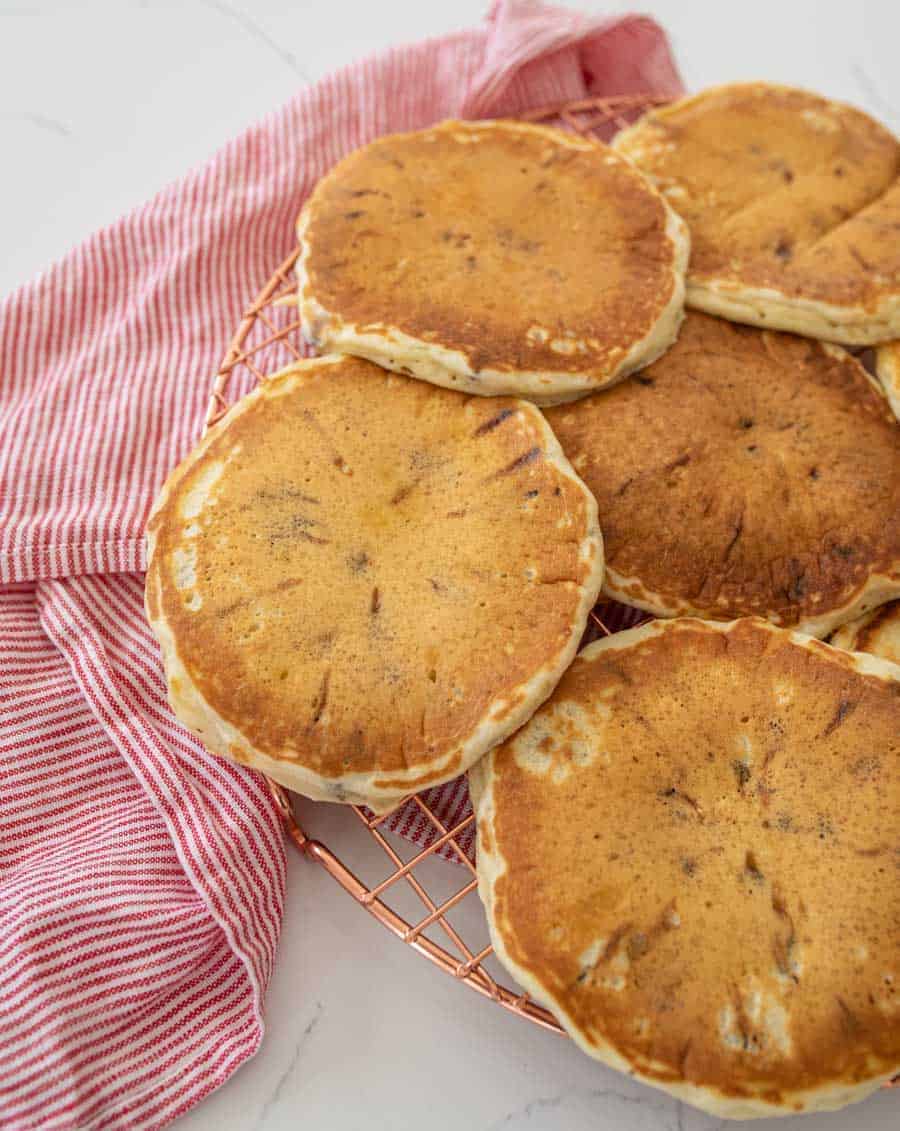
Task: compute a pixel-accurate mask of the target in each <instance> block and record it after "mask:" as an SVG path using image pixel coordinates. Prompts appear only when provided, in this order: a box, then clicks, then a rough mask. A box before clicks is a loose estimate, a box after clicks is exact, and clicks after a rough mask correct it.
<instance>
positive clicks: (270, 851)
mask: <svg viewBox="0 0 900 1131" xmlns="http://www.w3.org/2000/svg"><path fill="white" fill-rule="evenodd" d="M678 89H679V82H678V76H677V72H676V70H675V67H674V65H673V63H672V59H671V56H670V54H669V50H668V46H667V43H666V40H665V37H664V35H663V34H662V32H661V31H660V29H659V28H658V27H657V26H656V25H655V24H654V23H653V22H652V21H651V20H649V19H646V18H642V17H632V16H629V17H622V18H616V19H610V20H605V19H598V18H596V17H588V16H584V15H580V14H577V13H572V12H568V11H564V10H562V9H557V8H551V7H547V6H544V5H541V4H536V3H528V2H524V0H518V2H517V0H506V2H504V3H500V4H498V5H496V6H495V8H494V9H493V10H492V12H491V14H490V16H489V18H488V20H487V22H486V24H485V25H484V26H483V27H480V28H478V29H475V30H472V31H467V32H462V33H459V34H454V35H449V36H446V37H444V38H441V39H435V40H431V41H428V42H426V43H422V44H418V45H413V46H409V47H403V48H398V49H395V50H391V51H388V52H386V53H384V54H381V55H379V56H377V57H375V58H372V59H366V60H364V61H362V62H360V63H358V64H356V65H354V66H352V67H348V68H347V69H345V70H343V71H340V72H338V73H337V74H335V75H333V76H331V77H330V78H327V79H325V80H323V81H322V82H320V83H317V84H316V85H315V86H312V87H309V88H307V89H305V90H303V91H301V92H300V93H299V94H298V95H297V96H296V97H295V98H293V99H292V100H291V101H290V102H289V103H288V104H287V105H286V106H284V107H282V108H281V109H280V110H278V111H276V112H275V113H273V114H271V115H270V116H269V117H268V118H266V119H265V120H263V121H262V122H260V123H259V124H258V125H256V126H253V127H252V128H251V129H249V130H247V131H246V132H245V133H244V134H242V135H241V136H240V137H238V138H236V139H235V140H234V141H232V142H231V143H230V144H228V145H226V146H225V147H224V148H223V149H222V150H221V151H220V152H219V153H217V154H216V155H215V156H214V157H213V158H212V159H211V160H210V161H208V162H207V163H206V164H205V165H203V166H202V167H200V168H198V169H196V170H194V171H193V172H192V173H190V174H189V175H188V176H186V177H185V178H184V179H183V180H181V181H179V182H178V183H176V184H173V185H171V186H169V187H168V188H166V189H164V190H163V191H162V192H160V193H159V194H158V195H157V196H155V197H154V198H153V199H152V200H150V201H148V202H147V203H146V204H145V205H143V206H142V207H140V208H138V209H136V210H135V211H134V212H132V213H131V214H130V215H128V216H126V217H124V218H123V219H121V220H119V221H118V222H116V223H115V224H112V225H111V226H110V227H108V228H105V229H104V230H102V231H100V232H98V233H97V234H96V235H94V236H92V237H91V238H90V239H89V240H87V241H86V242H85V243H83V244H81V245H80V246H78V247H76V248H75V249H74V250H73V251H71V252H69V254H68V255H66V257H65V258H64V259H62V260H61V261H60V262H58V263H57V264H55V265H54V266H53V267H51V268H49V269H48V270H47V271H45V272H44V273H42V274H41V275H39V276H38V277H37V278H35V279H33V280H32V281H31V282H30V283H28V284H26V285H25V286H23V287H22V288H21V289H19V290H18V291H17V292H16V293H14V294H13V295H11V296H10V297H9V298H8V299H6V300H5V302H3V303H2V305H0V374H2V382H0V583H2V585H0V653H2V663H0V786H2V790H0V1013H2V1017H3V1038H4V1039H3V1042H2V1045H0V1123H2V1125H3V1126H7V1127H11V1128H17V1129H18V1128H32V1127H41V1128H44V1127H63V1128H66V1127H72V1128H75V1127H77V1128H95V1127H121V1126H129V1127H159V1126H161V1125H163V1124H165V1123H167V1122H168V1121H170V1120H171V1119H173V1118H174V1117H175V1116H176V1115H178V1114H180V1113H181V1112H184V1111H186V1110H187V1109H188V1108H189V1107H191V1106H192V1105H193V1104H195V1103H196V1102H197V1101H198V1100H200V1099H201V1098H202V1097H203V1096H204V1095H206V1094H207V1093H208V1092H209V1091H210V1090H211V1089H213V1088H215V1087H216V1086H217V1085H218V1084H220V1083H222V1082H223V1081H224V1080H225V1079H227V1077H228V1076H229V1075H230V1074H231V1073H232V1072H233V1071H234V1070H235V1069H236V1068H237V1067H238V1066H239V1065H240V1064H241V1063H242V1062H243V1061H244V1060H246V1058H247V1057H249V1056H251V1055H252V1054H253V1053H254V1052H255V1051H256V1049H257V1048H258V1047H259V1044H260V1041H261V1039H262V1034H263V999H264V994H265V988H266V984H267V981H268V978H269V974H270V971H271V968H272V963H273V960H274V956H275V950H276V946H277V942H278V932H279V927H280V922H281V915H282V904H283V897H284V872H285V858H284V847H283V839H282V835H281V829H280V825H279V819H278V816H277V814H276V811H275V809H274V807H273V805H272V803H271V801H270V798H269V796H268V794H267V791H266V788H265V784H264V782H263V781H262V780H261V779H260V778H259V777H258V776H256V775H254V774H252V773H250V772H248V771H245V770H243V769H241V768H239V767H236V766H231V765H229V764H226V763H224V762H222V761H220V760H218V759H215V758H213V757H211V756H210V755H208V754H207V753H206V752H205V751H204V750H203V748H202V747H201V746H200V745H199V744H198V743H197V742H196V741H195V740H194V739H193V738H192V737H191V736H190V735H189V734H187V732H185V731H184V730H183V729H182V728H181V727H180V726H179V725H178V724H177V722H176V721H175V719H174V718H173V717H172V715H171V713H170V712H169V710H168V707H167V705H166V702H165V693H164V686H163V680H162V676H161V671H160V662H159V654H158V651H157V649H156V646H155V643H154V641H153V639H152V637H151V636H150V634H149V631H148V629H147V626H146V624H145V621H144V617H143V611H142V586H143V578H142V575H141V574H140V571H141V570H142V569H143V566H144V544H143V535H142V528H143V524H144V520H145V518H146V515H147V511H148V508H149V505H150V502H151V500H152V499H153V497H154V495H155V493H156V491H157V489H158V488H159V486H160V484H161V482H162V480H163V479H164V477H165V475H166V473H167V471H168V470H169V468H171V467H172V466H173V465H174V464H175V463H176V462H177V460H178V459H179V458H180V457H181V456H182V455H183V454H184V453H185V452H186V451H187V450H188V448H189V447H190V446H191V444H192V443H193V442H194V440H195V439H196V438H197V436H198V434H199V432H200V429H201V424H202V419H203V412H204V406H205V403H206V400H207V396H208V391H209V385H210V378H211V375H212V374H213V373H214V371H215V369H216V368H217V366H218V363H219V361H220V358H221V356H222V354H223V352H224V348H225V345H226V343H227V342H228V340H229V337H230V335H231V333H232V331H233V329H234V327H235V325H236V323H237V321H238V319H239V317H240V314H241V311H242V309H243V307H244V305H245V304H246V302H247V300H248V299H249V298H250V297H251V296H252V295H253V294H254V293H255V292H256V291H257V289H258V288H259V286H260V285H261V283H262V282H263V281H264V280H265V279H266V278H267V277H268V276H269V275H270V274H271V272H272V270H273V269H274V267H275V266H276V265H277V264H278V263H279V262H280V261H281V260H282V259H283V258H284V256H285V255H286V253H287V252H288V251H289V250H290V248H291V246H292V243H293V240H294V234H293V223H294V219H295V217H296V215H297V213H298V211H299V210H300V206H301V204H302V202H303V200H304V198H305V196H306V195H307V193H308V192H309V191H310V189H311V188H312V186H313V185H314V183H315V182H316V180H317V179H318V178H319V177H320V176H321V175H322V174H323V173H324V172H325V171H326V170H327V169H328V168H329V167H330V166H331V165H332V164H333V163H334V162H335V161H336V160H338V158H340V157H341V156H342V155H343V154H344V153H346V152H347V151H348V150H350V149H352V148H354V147H356V146H358V145H361V144H363V143H365V142H367V141H369V140H370V139H372V138H374V137H376V136H377V135H379V134H382V133H385V132H389V131H393V130H403V129H412V128H417V127H420V126H424V125H426V124H428V123H430V122H433V121H435V120H436V119H440V118H443V117H446V116H449V115H468V116H479V115H483V116H486V115H497V114H504V113H506V114H511V113H516V112H520V111H522V110H524V109H526V108H527V107H531V106H536V105H541V104H546V103H553V102H556V101H560V100H564V99H574V98H579V97H584V96H585V95H587V94H612V93H627V92H637V91H655V92H657V93H663V94H667V93H674V92H676V91H677V90H678ZM446 789H447V792H446V794H445V795H443V796H444V800H445V803H446V806H447V811H448V812H450V811H453V810H457V811H459V812H462V811H463V808H464V806H465V805H466V804H467V800H466V795H465V791H464V787H463V786H461V785H456V784H451V785H450V786H448V787H446ZM397 821H398V822H399V824H398V825H397V827H398V828H400V829H402V830H403V831H404V832H405V833H406V835H408V836H411V837H412V838H414V839H415V838H416V837H421V836H422V835H423V830H421V829H419V828H418V827H417V826H416V825H415V822H412V821H409V820H408V819H407V818H403V817H398V818H397Z"/></svg>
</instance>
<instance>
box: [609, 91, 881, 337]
mask: <svg viewBox="0 0 900 1131" xmlns="http://www.w3.org/2000/svg"><path fill="white" fill-rule="evenodd" d="M614 145H615V148H616V149H617V150H618V151H619V152H620V153H624V154H625V155H626V156H628V157H630V158H631V159H632V160H633V161H635V162H636V164H637V165H638V166H639V167H640V168H641V169H643V170H644V171H645V172H646V173H647V174H648V175H649V176H650V177H651V179H652V180H653V181H654V183H655V184H657V185H658V186H659V187H660V188H661V189H662V191H663V192H664V193H665V195H666V197H667V199H668V200H669V203H670V204H671V205H672V206H673V207H674V208H676V209H677V210H678V212H679V213H680V214H681V216H683V217H684V219H685V220H686V221H687V223H688V226H689V227H690V230H691V262H690V268H689V273H688V286H687V303H688V306H692V307H695V308H696V309H698V310H706V311H708V312H709V313H711V314H720V315H722V316H724V317H726V318H732V319H734V320H735V321H737V322H747V323H750V324H751V325H754V326H764V327H771V328H773V329H781V330H792V331H794V332H795V333H799V334H807V335H809V336H810V337H814V338H823V339H826V340H828V341H834V342H843V343H846V344H869V345H871V344H874V343H877V342H882V341H885V340H886V339H888V338H892V337H896V336H900V180H898V174H900V144H898V142H897V139H896V138H895V137H894V135H893V134H892V133H890V132H889V131H888V130H887V129H886V128H885V127H884V126H882V125H880V124H879V123H878V122H876V121H874V120H873V119H872V118H870V117H868V115H866V114H863V113H862V112H861V111H859V110H855V109H853V108H852V107H849V106H844V105H841V104H840V103H836V102H829V101H828V100H827V99H825V98H820V97H819V96H818V95H815V94H809V93H807V92H806V91H802V90H794V89H792V88H790V87H785V86H774V85H772V84H770V83H761V82H757V83H737V84H734V85H730V86H721V87H715V88H713V89H711V90H706V91H702V92H701V93H700V94H696V95H694V96H693V97H690V98H685V99H682V100H681V101H679V102H676V103H674V104H672V105H670V106H666V107H664V108H662V109H659V110H651V111H650V112H649V113H648V114H646V115H645V116H644V117H643V118H641V120H640V121H639V122H637V123H636V124H635V125H634V126H632V127H631V128H630V129H628V130H625V131H623V133H621V134H619V135H618V137H617V138H616V139H615V142H614Z"/></svg>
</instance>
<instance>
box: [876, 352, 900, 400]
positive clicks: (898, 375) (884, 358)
mask: <svg viewBox="0 0 900 1131" xmlns="http://www.w3.org/2000/svg"><path fill="white" fill-rule="evenodd" d="M875 372H876V374H877V375H878V380H879V381H880V382H881V385H882V388H883V389H884V391H885V393H886V394H887V399H888V400H889V401H890V402H891V408H893V410H894V415H895V416H896V417H898V419H900V342H888V343H887V344H886V345H883V346H880V347H879V348H878V349H877V350H876V351H875Z"/></svg>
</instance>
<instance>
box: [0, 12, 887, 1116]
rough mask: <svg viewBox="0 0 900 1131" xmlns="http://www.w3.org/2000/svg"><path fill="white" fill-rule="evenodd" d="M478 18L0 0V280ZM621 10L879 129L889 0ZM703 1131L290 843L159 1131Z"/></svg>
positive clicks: (744, 72) (741, 73) (721, 70)
mask: <svg viewBox="0 0 900 1131" xmlns="http://www.w3.org/2000/svg"><path fill="white" fill-rule="evenodd" d="M571 2H572V3H577V2H578V0H571ZM485 6H486V5H485V3H483V2H482V0H454V3H453V4H452V5H443V4H430V3H426V2H419V3H417V2H416V0H405V2H401V0H380V2H374V0H370V2H363V0H357V2H355V3H354V2H352V0H323V2H318V3H316V2H311V0H293V2H292V3H285V2H284V0H168V2H158V3H157V2H156V0H137V2H127V0H105V2H104V0H81V2H79V3H78V4H74V3H67V2H63V0H55V2H50V0H48V2H43V3H42V2H39V0H37V2H34V3H24V2H19V3H16V2H14V0H0V107H2V110H0V138H2V146H3V154H4V158H5V160H4V167H5V169H6V175H5V176H4V178H3V187H2V202H3V207H2V208H0V246H2V248H3V254H2V256H0V290H2V291H6V290H8V289H10V288H12V287H13V286H15V285H16V284H17V283H19V282H21V281H23V280H24V279H26V278H27V277H28V276H29V275H30V274H32V273H33V272H34V271H36V270H38V269H39V268H41V267H42V266H44V265H45V264H47V263H49V262H50V261H51V260H52V259H54V258H55V257H56V256H57V255H59V254H60V253H61V252H63V251H64V250H65V249H66V248H67V247H69V246H70V245H71V244H73V243H74V242H76V241H77V240H79V239H80V238H82V237H83V236H85V235H87V234H88V233H90V232H91V231H92V230H93V229H94V228H96V227H98V226H99V225H101V224H104V223H106V222H108V221H110V220H113V219H114V218H115V217H116V216H117V215H118V214H120V213H121V212H123V211H124V210H126V209H127V208H129V207H131V206H132V205H134V204H137V203H138V202H139V201H141V200H142V199H144V198H145V197H147V196H148V195H150V194H151V193H152V192H153V191H154V190H155V189H157V188H159V187H160V186H162V185H163V184H165V183H166V182H167V181H169V180H170V179H172V178H174V177H177V176H178V175H179V174H180V173H182V172H184V171H185V170H186V169H187V168H189V167H190V166H191V165H193V164H195V163H197V162H198V161H200V160H202V159H203V158H204V157H206V156H207V155H208V154H210V153H211V152H212V151H213V150H215V149H216V148H217V147H218V146H219V145H220V144H221V143H222V142H224V141H225V140H226V139H227V138H228V137H230V136H231V135H233V134H234V133H236V132H237V131H239V130H240V129H241V128H242V127H244V126H245V125H248V124H249V123H251V122H252V121H254V120H255V119H256V118H258V117H259V116H260V115H262V114H263V113H265V112H266V111H267V110H269V109H270V108H272V107H274V106H276V105H278V104H279V103H280V102H282V101H283V100H285V99H286V98H287V97H289V96H290V95H291V93H292V92H293V91H294V90H296V88H297V87H298V85H301V84H304V83H308V82H310V81H313V80H315V79H316V78H318V77H320V76H321V75H323V74H326V73H327V72H328V71H330V70H332V69H333V68H335V67H336V66H339V65H341V64H343V63H345V62H348V61H350V60H351V59H353V58H354V57H357V56H359V55H362V54H366V53H368V52H370V51H372V50H374V49H375V48H378V47H381V46H386V45H387V44H389V43H391V42H398V41H401V40H409V39H414V38H419V37H421V36H424V35H430V34H435V33H440V32H442V31H446V30H450V29H452V28H457V27H463V26H466V25H468V24H471V23H474V22H476V21H477V20H478V19H479V18H480V17H481V14H482V12H483V10H484V8H485ZM587 6H590V7H592V8H594V9H596V10H606V11H613V10H618V9H619V8H621V7H622V5H619V4H615V3H609V4H603V3H598V2H597V0H594V2H593V3H591V4H590V5H587ZM637 6H638V7H639V8H640V9H642V10H644V11H649V12H651V13H652V14H654V15H656V16H657V17H658V18H659V19H660V20H661V21H662V22H663V23H664V24H665V25H666V26H667V27H668V29H669V30H670V33H671V35H672V39H673V42H674V45H675V49H676V53H677V56H678V59H679V62H680V64H681V66H682V70H683V74H684V77H685V81H686V82H687V84H688V86H689V87H690V88H698V87H701V86H705V85H708V84H710V83H715V82H723V81H727V80H730V79H736V78H771V79H776V80H781V81H785V82H793V83H795V84H800V85H805V86H808V87H811V88H813V89H818V90H820V91H822V92H824V93H827V94H830V95H833V96H835V97H838V98H844V99H847V100H849V101H852V102H855V103H857V104H858V105H860V106H862V107H864V108H866V109H868V110H870V111H871V112H873V113H874V114H876V115H878V116H879V117H881V118H882V119H883V120H885V121H886V122H888V123H889V124H890V125H892V126H893V127H894V128H895V129H900V71H898V69H897V61H896V60H897V44H898V43H900V4H898V3H897V2H896V0H855V2H854V3H852V4H848V3H845V2H840V0H835V2H830V0H754V2H753V3H745V4H736V3H717V4H714V3H712V2H711V0H644V2H643V3H639V4H638V5H637ZM223 345H224V343H223ZM317 808H318V810H319V811H318V812H316V813H315V814H314V815H313V817H312V820H313V822H314V823H315V824H316V826H317V827H324V828H325V830H326V832H327V831H328V830H329V829H331V830H333V831H332V832H331V833H330V835H331V837H332V839H333V838H335V837H341V836H343V835H344V834H343V830H344V829H345V826H344V825H343V824H342V816H346V815H341V814H337V813H333V812H330V811H329V812H323V811H322V810H323V809H327V807H322V806H319V807H317ZM308 813H309V810H308V809H307V810H305V811H304V814H305V815H307V816H308ZM448 867H449V865H448ZM898 1123H900V1096H898V1095H896V1094H895V1095H889V1094H887V1093H883V1094H880V1095H878V1096H876V1097H874V1098H872V1099H871V1100H869V1101H868V1102H867V1103H865V1104H863V1105H861V1106H858V1107H856V1108H852V1109H849V1110H848V1111H846V1112H838V1113H836V1114H833V1115H823V1116H815V1117H807V1118H805V1119H804V1120H803V1122H802V1124H798V1123H797V1122H796V1121H794V1122H792V1123H791V1124H790V1126H802V1127H803V1128H804V1129H806V1131H838V1129H843V1128H851V1127H852V1128H853V1129H854V1131H888V1129H894V1128H896V1127H897V1126H898ZM714 1126H719V1124H718V1122H717V1121H715V1120H712V1119H708V1118H707V1117H705V1116H703V1115H700V1114H699V1113H697V1112H694V1111H692V1110H691V1109H688V1108H686V1107H683V1106H682V1105H679V1104H677V1103H675V1102H674V1101H672V1100H669V1099H668V1098H667V1097H665V1096H664V1095H662V1094H661V1093H659V1092H656V1091H653V1090H651V1089H649V1088H646V1087H643V1086H642V1085H640V1084H636V1083H634V1082H633V1081H631V1080H628V1079H626V1078H625V1077H622V1076H620V1075H618V1074H616V1073H614V1072H612V1071H609V1070H607V1069H605V1068H602V1067H601V1066H599V1065H597V1064H594V1063H593V1062H591V1061H589V1060H588V1059H587V1058H585V1057H584V1056H582V1055H581V1054H580V1053H579V1052H578V1051H577V1050H576V1049H575V1048H574V1046H573V1045H572V1044H571V1042H568V1041H564V1040H562V1039H560V1038H559V1037H556V1036H554V1035H552V1034H550V1033H546V1032H543V1031H541V1030H539V1029H538V1028H537V1027H535V1026H533V1025H530V1024H527V1023H525V1022H523V1021H521V1020H519V1019H518V1018H516V1017H513V1016H511V1015H510V1014H508V1013H506V1012H505V1011H504V1010H501V1009H499V1008H498V1007H497V1006H495V1005H493V1004H492V1003H490V1002H488V1001H486V1000H484V999H482V998H480V997H479V996H477V995H476V994H473V993H470V992H469V991H468V990H466V989H464V988H462V987H460V986H458V985H457V984H456V983H455V982H454V981H453V980H452V979H451V978H448V977H446V976H445V975H443V974H441V973H439V972H438V971H437V970H436V969H435V968H434V967H433V966H432V965H431V964H430V963H428V962H425V961H423V960H422V959H421V958H419V957H417V956H416V955H415V954H414V953H413V952H412V951H411V950H410V949H409V948H407V947H404V946H403V945H401V943H399V942H398V941H397V940H396V939H394V938H393V937H392V936H390V935H389V934H388V933H387V932H386V931H385V930H384V929H383V928H382V927H380V926H379V925H378V924H377V923H376V922H375V921H374V920H372V919H371V918H370V917H369V916H367V915H366V914H365V913H364V912H363V911H362V910H361V909H360V908H358V907H357V906H356V905H355V904H354V903H353V901H352V900H351V899H350V897H349V896H347V895H346V894H344V893H343V892H342V891H341V890H339V889H338V888H337V887H336V886H335V885H334V884H333V883H332V881H330V880H329V879H328V878H327V876H326V875H325V874H324V872H323V871H322V870H321V869H320V868H318V867H317V866H316V865H315V864H313V863H310V862H308V861H305V860H301V859H300V858H299V857H298V856H297V854H296V853H293V852H292V853H291V863H290V870H289V889H288V900H287V914H286V918H285V924H284V933H283V936H282V942H281V949H280V953H279V957H278V965H277V969H276V971H275V977H274V980H273V983H272V986H271V989H270V992H269V999H268V1034H267V1037H266V1040H265V1043H264V1045H263V1048H262V1051H261V1052H260V1053H259V1055H258V1056H257V1057H256V1058H255V1059H254V1060H253V1061H252V1062H250V1063H249V1064H247V1065H245V1066H244V1067H243V1068H242V1069H241V1070H240V1071H239V1072H238V1073H237V1074H236V1075H235V1076H234V1077H233V1078H232V1080H231V1081H229V1083H228V1084H227V1085H226V1086H225V1087H223V1088H222V1089H220V1090H219V1091H218V1092H217V1093H215V1094H214V1095H213V1096H211V1097H210V1098H209V1099H207V1100H206V1101H205V1102H204V1103H202V1104H201V1105H200V1106H199V1107H198V1108H196V1109H195V1110H194V1111H193V1112H191V1113H190V1114H189V1115H187V1116H185V1117H184V1118H183V1119H182V1120H180V1121H179V1123H178V1127H179V1131H287V1129H288V1128H291V1129H293V1128H298V1127H304V1128H314V1129H316V1131H318V1129H320V1128H328V1129H330V1131H331V1129H333V1131H355V1129H357V1128H363V1127H366V1128H369V1129H371V1131H377V1129H385V1131H404V1129H407V1128H408V1129H410V1131H421V1129H428V1131H451V1129H453V1131H456V1129H458V1128H466V1129H473V1131H488V1129H490V1128H501V1127H502V1128H504V1129H508V1131H517V1129H519V1128H526V1127H527V1128H528V1129H529V1131H557V1129H558V1131H563V1129H565V1131H582V1129H587V1128H591V1129H592V1131H599V1129H603V1128H608V1129H610V1131H613V1129H615V1131H710V1129H711V1128H713V1127H714ZM758 1126H760V1127H769V1126H771V1127H774V1126H776V1124H775V1123H774V1121H772V1122H771V1123H769V1122H766V1123H763V1124H759V1125H758ZM777 1126H781V1127H786V1126H787V1125H786V1124H785V1123H784V1122H783V1121H779V1124H777Z"/></svg>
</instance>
